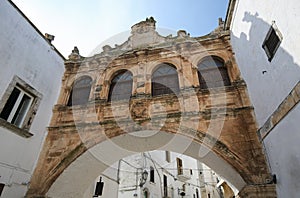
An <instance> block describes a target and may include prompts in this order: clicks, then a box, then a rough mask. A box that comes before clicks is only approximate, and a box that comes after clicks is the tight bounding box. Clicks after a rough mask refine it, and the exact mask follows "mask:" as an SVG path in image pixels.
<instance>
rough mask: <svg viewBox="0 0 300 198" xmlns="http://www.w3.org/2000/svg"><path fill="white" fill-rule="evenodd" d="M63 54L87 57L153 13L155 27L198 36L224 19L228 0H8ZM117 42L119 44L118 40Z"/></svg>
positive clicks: (209, 30)
mask: <svg viewBox="0 0 300 198" xmlns="http://www.w3.org/2000/svg"><path fill="white" fill-rule="evenodd" d="M12 1H13V2H14V3H15V4H16V5H17V6H18V7H19V8H20V9H21V10H22V11H23V12H24V14H25V15H26V16H27V17H28V18H29V19H30V20H31V21H32V22H33V23H34V24H35V25H36V26H37V28H38V29H39V30H40V31H41V32H42V33H49V34H52V35H54V36H55V40H54V41H53V44H54V45H55V46H56V48H57V49H58V50H59V51H60V52H61V53H62V54H63V55H64V56H65V57H67V56H68V55H69V54H70V52H71V50H72V49H73V47H74V46H78V48H79V50H80V53H81V54H82V55H83V56H88V55H89V54H90V53H91V52H92V51H93V50H94V49H95V47H97V46H98V45H99V44H101V43H103V42H104V41H105V40H107V39H109V38H110V37H112V36H114V35H116V34H119V33H121V32H124V31H130V27H131V26H132V25H134V24H135V23H138V22H140V21H142V20H145V19H146V17H150V16H153V17H154V18H155V20H156V21H157V23H156V26H157V27H158V28H163V29H169V30H172V31H173V32H175V33H176V32H177V30H180V29H183V30H186V31H187V32H188V33H190V34H191V36H202V35H205V34H207V33H209V32H211V31H212V30H213V29H214V28H216V27H217V25H218V18H219V17H222V18H223V19H224V18H225V14H226V10H227V6H228V0H172V1H171V0H152V1H149V0H148V1H146V0H12ZM119 44H120V43H119Z"/></svg>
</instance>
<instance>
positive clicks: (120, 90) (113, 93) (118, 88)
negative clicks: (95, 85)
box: [108, 70, 133, 101]
mask: <svg viewBox="0 0 300 198" xmlns="http://www.w3.org/2000/svg"><path fill="white" fill-rule="evenodd" d="M132 82H133V81H132V73H131V72H130V71H127V70H122V71H119V72H117V74H115V76H114V78H113V79H112V81H111V84H110V88H109V94H108V101H114V100H129V99H130V97H131V93H132Z"/></svg>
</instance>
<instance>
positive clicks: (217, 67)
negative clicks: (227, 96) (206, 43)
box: [198, 57, 230, 89]
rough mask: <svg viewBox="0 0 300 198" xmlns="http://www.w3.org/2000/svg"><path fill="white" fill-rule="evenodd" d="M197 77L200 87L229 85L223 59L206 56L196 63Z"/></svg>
mask: <svg viewBox="0 0 300 198" xmlns="http://www.w3.org/2000/svg"><path fill="white" fill-rule="evenodd" d="M198 78H199V83H200V88H201V89H207V88H214V87H222V86H228V85H230V80H229V76H228V73H227V69H226V67H225V66H224V62H223V60H221V59H219V58H217V57H207V58H205V59H204V60H202V61H201V62H200V64H199V65H198Z"/></svg>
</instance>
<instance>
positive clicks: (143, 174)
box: [140, 170, 148, 187]
mask: <svg viewBox="0 0 300 198" xmlns="http://www.w3.org/2000/svg"><path fill="white" fill-rule="evenodd" d="M147 177H148V172H147V171H146V170H144V171H143V173H142V178H141V181H140V187H143V185H144V184H145V183H146V181H147Z"/></svg>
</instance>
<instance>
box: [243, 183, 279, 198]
mask: <svg viewBox="0 0 300 198" xmlns="http://www.w3.org/2000/svg"><path fill="white" fill-rule="evenodd" d="M237 197H238V198H275V197H277V196H276V185H275V184H264V185H247V186H245V187H244V188H243V189H242V190H241V191H240V192H239V195H238V196H237Z"/></svg>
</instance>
